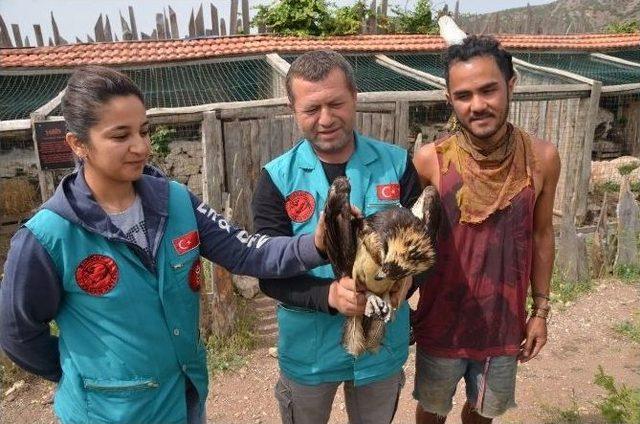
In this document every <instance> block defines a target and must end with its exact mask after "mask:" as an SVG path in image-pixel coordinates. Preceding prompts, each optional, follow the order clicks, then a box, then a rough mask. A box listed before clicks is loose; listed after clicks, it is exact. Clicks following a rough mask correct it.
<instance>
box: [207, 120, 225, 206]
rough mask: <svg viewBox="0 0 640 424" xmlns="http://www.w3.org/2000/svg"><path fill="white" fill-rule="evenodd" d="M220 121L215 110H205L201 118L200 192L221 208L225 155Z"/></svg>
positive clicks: (211, 204)
mask: <svg viewBox="0 0 640 424" xmlns="http://www.w3.org/2000/svg"><path fill="white" fill-rule="evenodd" d="M224 150H225V148H224V140H223V138H222V122H221V121H220V120H218V118H217V117H216V113H215V112H205V113H204V116H203V120H202V161H203V166H202V185H203V187H202V193H203V195H204V199H205V201H206V202H207V203H208V204H209V205H210V206H211V207H213V208H214V209H216V210H218V211H221V210H222V193H223V192H225V191H226V187H225V173H226V169H225V155H224Z"/></svg>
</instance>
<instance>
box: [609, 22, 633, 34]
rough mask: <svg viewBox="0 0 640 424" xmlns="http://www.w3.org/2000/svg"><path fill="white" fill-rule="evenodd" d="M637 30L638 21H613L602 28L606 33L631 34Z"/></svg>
mask: <svg viewBox="0 0 640 424" xmlns="http://www.w3.org/2000/svg"><path fill="white" fill-rule="evenodd" d="M638 31H640V24H639V23H638V21H622V22H613V23H610V24H609V25H607V27H606V28H605V29H604V32H606V33H607V34H632V33H634V32H638Z"/></svg>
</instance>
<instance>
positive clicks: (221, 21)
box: [220, 18, 227, 37]
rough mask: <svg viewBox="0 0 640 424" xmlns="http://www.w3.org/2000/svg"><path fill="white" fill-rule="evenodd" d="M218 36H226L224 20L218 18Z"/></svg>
mask: <svg viewBox="0 0 640 424" xmlns="http://www.w3.org/2000/svg"><path fill="white" fill-rule="evenodd" d="M220 35H221V36H223V37H224V36H225V35H227V25H226V24H225V23H224V18H220Z"/></svg>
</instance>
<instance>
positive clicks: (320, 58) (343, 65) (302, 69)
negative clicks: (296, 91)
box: [286, 50, 358, 104]
mask: <svg viewBox="0 0 640 424" xmlns="http://www.w3.org/2000/svg"><path fill="white" fill-rule="evenodd" d="M336 68H339V69H341V70H342V72H344V76H345V78H346V79H347V85H348V86H349V90H351V92H353V93H355V92H357V91H358V87H357V86H356V81H355V78H354V77H353V68H352V67H351V65H350V64H349V62H347V59H345V58H344V56H342V55H341V54H340V53H337V52H334V51H333V50H314V51H311V52H307V53H305V54H303V55H302V56H299V57H298V58H297V59H296V60H294V61H293V63H292V64H291V67H290V68H289V72H287V78H286V86H287V96H288V97H289V101H290V102H291V103H292V104H293V100H294V99H293V92H292V91H291V85H292V83H293V79H294V78H302V79H303V80H305V81H312V82H317V81H321V80H323V79H325V78H326V77H327V75H329V73H330V72H331V71H332V70H334V69H336Z"/></svg>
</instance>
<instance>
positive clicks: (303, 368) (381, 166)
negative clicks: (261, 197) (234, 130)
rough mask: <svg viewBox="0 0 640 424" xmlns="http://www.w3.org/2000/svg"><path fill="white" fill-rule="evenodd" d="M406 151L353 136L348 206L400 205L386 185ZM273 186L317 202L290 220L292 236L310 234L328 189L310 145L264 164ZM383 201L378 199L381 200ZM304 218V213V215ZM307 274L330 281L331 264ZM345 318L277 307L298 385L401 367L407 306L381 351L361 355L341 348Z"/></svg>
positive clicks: (285, 359) (281, 351)
mask: <svg viewBox="0 0 640 424" xmlns="http://www.w3.org/2000/svg"><path fill="white" fill-rule="evenodd" d="M406 163H407V151H406V150H404V149H401V148H399V147H397V146H394V145H391V144H387V143H382V142H379V141H374V140H372V139H369V138H367V137H363V136H361V135H356V149H355V152H354V153H353V155H352V156H351V158H350V159H349V162H348V163H347V167H346V174H347V177H349V180H350V182H351V199H350V200H351V203H352V204H353V205H355V206H357V207H358V208H360V210H361V211H362V212H363V213H364V214H365V216H367V215H371V214H373V213H375V212H377V211H379V210H381V209H384V208H387V207H395V206H397V205H398V204H399V196H391V197H392V198H393V199H392V200H386V198H385V196H384V195H382V196H381V195H380V192H381V191H383V190H382V189H384V187H385V186H387V187H389V185H390V184H393V185H394V186H395V187H397V186H396V185H397V184H398V181H399V179H400V177H401V176H402V174H403V173H404V171H405V168H406ZM265 169H266V170H267V172H268V173H269V176H270V177H271V179H272V181H273V183H274V184H275V186H276V187H277V188H278V190H280V193H281V194H282V195H283V196H284V198H285V199H286V198H287V197H288V196H289V195H290V194H291V193H293V192H295V191H298V192H307V193H310V194H311V195H312V197H313V198H314V200H315V207H314V210H313V214H312V215H311V217H310V218H309V219H308V220H306V221H304V222H292V225H293V233H294V234H301V233H309V232H313V231H314V229H315V227H316V225H317V222H318V218H319V217H320V212H321V211H322V210H323V209H324V204H325V201H326V198H327V193H328V191H329V182H328V181H327V177H326V175H325V173H324V170H323V168H322V164H321V163H320V161H319V160H318V157H317V156H316V154H315V152H314V151H313V148H312V147H311V144H310V143H309V141H307V140H303V141H301V142H300V143H298V144H297V145H296V146H295V147H293V148H292V149H291V150H289V151H288V152H287V153H285V154H284V155H282V156H280V157H278V158H276V159H275V160H273V161H272V162H270V163H268V164H267V165H266V166H265ZM381 197H382V198H381ZM305 217H306V214H305ZM310 274H311V275H314V276H317V277H323V278H334V275H333V271H332V270H331V266H330V265H324V266H321V267H318V268H315V269H313V270H312V271H310ZM344 322H345V317H344V316H343V315H340V314H337V315H330V314H327V313H323V312H316V311H310V310H306V309H301V308H294V307H291V306H287V305H283V304H281V305H280V306H279V307H278V325H279V333H280V334H279V339H278V357H279V362H280V369H281V371H282V372H284V374H285V375H286V376H287V377H288V378H291V379H293V380H294V381H296V382H298V383H301V384H310V385H313V384H320V383H325V382H330V381H347V380H353V381H354V382H355V384H356V385H363V384H368V383H371V382H374V381H378V380H382V379H384V378H387V377H389V376H391V375H393V374H395V373H397V372H399V371H400V370H401V369H402V366H403V365H404V363H405V361H406V360H407V356H408V347H409V307H408V305H407V303H406V302H405V303H404V304H403V305H402V307H401V308H399V309H398V311H397V312H396V315H395V320H394V321H393V322H390V323H389V324H388V325H387V331H386V334H385V338H384V340H383V343H382V346H381V348H380V350H379V351H378V352H377V353H375V354H370V353H366V354H364V355H361V356H359V357H357V358H356V357H354V356H352V355H350V354H348V353H347V352H346V351H345V350H344V348H343V346H342V341H341V340H342V328H343V325H344Z"/></svg>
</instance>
